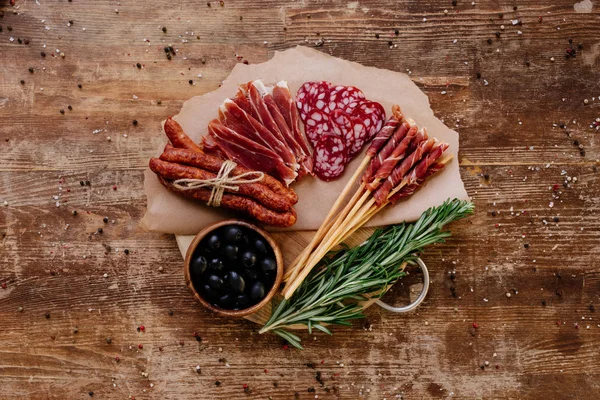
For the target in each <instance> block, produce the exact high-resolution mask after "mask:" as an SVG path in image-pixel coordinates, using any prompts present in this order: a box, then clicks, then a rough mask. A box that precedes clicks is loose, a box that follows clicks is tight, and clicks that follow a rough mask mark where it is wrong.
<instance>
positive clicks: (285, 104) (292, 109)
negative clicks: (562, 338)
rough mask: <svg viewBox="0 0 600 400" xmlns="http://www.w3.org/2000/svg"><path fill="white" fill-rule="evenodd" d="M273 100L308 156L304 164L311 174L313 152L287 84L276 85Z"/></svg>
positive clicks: (283, 82) (279, 83) (282, 82)
mask: <svg viewBox="0 0 600 400" xmlns="http://www.w3.org/2000/svg"><path fill="white" fill-rule="evenodd" d="M273 100H275V104H277V107H278V108H279V111H281V114H282V115H283V118H284V119H285V122H286V123H287V125H288V126H289V127H290V130H291V131H292V135H293V136H294V138H295V139H296V142H297V143H298V144H299V145H300V147H301V148H302V151H303V152H304V154H305V155H306V158H305V159H304V160H303V162H302V164H303V165H304V167H305V168H306V170H307V171H308V172H311V171H312V169H313V161H312V152H311V149H310V146H309V145H308V140H307V139H306V136H304V133H303V132H302V130H301V129H300V115H299V114H298V109H297V108H296V104H295V103H294V99H293V98H292V93H291V92H290V88H289V87H288V84H287V82H285V81H280V82H278V83H277V85H275V87H274V88H273Z"/></svg>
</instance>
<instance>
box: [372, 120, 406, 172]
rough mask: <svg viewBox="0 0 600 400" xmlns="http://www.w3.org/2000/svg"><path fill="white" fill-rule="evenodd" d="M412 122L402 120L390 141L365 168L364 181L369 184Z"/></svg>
mask: <svg viewBox="0 0 600 400" xmlns="http://www.w3.org/2000/svg"><path fill="white" fill-rule="evenodd" d="M410 126H411V123H410V122H409V121H406V120H405V121H402V124H400V126H399V127H398V129H396V131H395V132H394V133H393V134H392V137H391V138H390V139H389V140H388V142H387V143H386V144H385V146H383V147H382V148H381V150H379V152H378V153H377V155H376V156H375V157H373V158H372V159H371V162H370V163H369V166H368V167H367V169H366V170H365V173H364V174H363V176H362V180H363V183H365V184H369V183H370V182H371V181H372V180H373V176H374V175H375V173H376V172H377V170H378V169H379V167H381V164H382V163H383V162H384V161H385V159H386V158H388V157H389V155H390V154H392V151H393V150H394V148H396V146H397V145H398V143H400V141H402V139H404V137H405V136H406V134H407V133H408V130H409V129H410Z"/></svg>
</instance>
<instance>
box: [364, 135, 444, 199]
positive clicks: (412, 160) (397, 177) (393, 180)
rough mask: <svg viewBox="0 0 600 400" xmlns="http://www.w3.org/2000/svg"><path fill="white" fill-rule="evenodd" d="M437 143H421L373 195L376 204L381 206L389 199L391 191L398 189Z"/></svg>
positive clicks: (434, 141) (431, 141) (428, 141)
mask: <svg viewBox="0 0 600 400" xmlns="http://www.w3.org/2000/svg"><path fill="white" fill-rule="evenodd" d="M435 143H436V140H435V139H428V140H425V141H423V142H421V143H420V144H419V145H418V146H417V148H416V149H415V151H413V152H412V153H410V154H409V155H408V156H407V157H406V158H405V159H404V161H402V163H400V165H398V166H396V168H394V170H393V171H392V173H391V174H390V175H389V176H388V178H387V179H386V180H385V182H384V183H383V184H382V185H381V186H379V188H378V189H377V190H375V192H374V193H373V197H374V198H375V202H376V203H377V204H378V205H380V204H383V202H384V201H385V200H386V199H387V197H388V195H389V194H390V192H391V190H392V189H393V188H394V187H396V185H398V184H399V183H400V182H402V179H404V177H405V176H406V174H407V173H408V171H410V169H411V168H412V167H413V166H414V165H415V164H416V163H417V162H418V161H419V160H420V159H421V158H422V157H423V155H425V154H426V153H428V152H429V151H430V150H431V148H432V147H433V145H434V144H435Z"/></svg>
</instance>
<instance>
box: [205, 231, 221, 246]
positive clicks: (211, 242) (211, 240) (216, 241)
mask: <svg viewBox="0 0 600 400" xmlns="http://www.w3.org/2000/svg"><path fill="white" fill-rule="evenodd" d="M206 244H207V246H208V248H209V249H211V250H218V249H219V247H221V238H220V237H219V235H217V234H214V233H213V234H212V235H210V236H209V237H208V238H207V239H206Z"/></svg>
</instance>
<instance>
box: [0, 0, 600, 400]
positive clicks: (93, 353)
mask: <svg viewBox="0 0 600 400" xmlns="http://www.w3.org/2000/svg"><path fill="white" fill-rule="evenodd" d="M36 3H38V2H36V1H32V0H16V1H15V7H12V6H10V4H9V1H8V0H4V1H2V2H1V4H2V5H1V6H0V8H1V9H2V11H3V14H4V15H3V17H2V18H0V26H1V27H2V31H1V32H0V54H1V68H0V118H1V121H2V125H1V128H0V150H1V151H0V182H1V184H0V234H1V236H0V284H1V285H2V286H1V287H0V323H1V328H0V398H2V399H23V398H31V399H47V398H53V399H54V398H55V399H85V398H89V396H92V395H93V397H94V398H101V399H104V398H106V399H127V398H134V397H135V398H136V399H145V398H157V399H183V398H206V399H209V398H210V399H213V398H222V399H243V398H260V399H266V398H273V399H280V398H282V399H286V398H294V396H297V397H298V398H303V399H312V398H316V396H317V395H318V398H320V399H324V398H325V399H328V398H344V399H356V398H369V399H395V398H404V399H422V398H557V399H558V398H561V399H562V398H573V399H584V398H587V399H597V398H599V396H600V384H599V383H598V382H599V379H600V373H599V372H598V368H597V366H598V362H599V361H600V350H599V349H600V325H599V324H600V316H599V315H598V313H597V312H595V310H594V307H598V306H600V299H599V295H600V267H599V266H598V264H597V260H598V258H599V257H600V218H599V216H598V214H599V213H598V210H599V208H600V182H599V178H598V172H597V166H598V163H599V161H598V158H600V150H599V137H600V136H598V135H599V134H598V129H594V128H591V127H590V125H591V124H593V122H594V121H595V120H596V118H598V117H600V87H599V85H598V84H599V80H600V73H599V72H598V71H600V68H599V67H600V58H599V57H600V14H599V13H598V6H599V5H598V4H594V9H593V10H592V12H591V13H575V10H574V6H573V3H575V0H570V1H566V0H562V1H555V2H553V3H555V5H541V4H540V3H549V2H539V1H534V0H526V1H525V0H522V1H515V0H511V1H504V0H501V1H490V0H479V1H476V2H475V3H476V4H474V5H471V2H470V1H465V0H459V1H458V2H457V3H458V5H457V6H453V5H452V2H451V1H450V0H442V1H440V0H434V1H428V2H424V1H423V2H421V1H392V0H377V1H371V0H368V1H367V0H361V1H353V2H345V1H331V2H316V1H307V2H300V1H293V2H290V1H275V0H268V1H248V0H239V1H230V0H228V1H225V2H224V4H221V5H220V4H219V2H218V1H212V2H211V3H209V5H207V4H206V3H205V2H196V1H190V0H185V1H179V2H159V1H156V2H153V4H148V3H149V2H146V1H142V0H135V1H134V0H131V1H122V2H121V3H119V2H117V1H113V0H111V1H108V0H104V1H94V2H91V1H83V0H73V1H71V0H68V1H67V0H58V1H48V0H39V4H36ZM587 3H590V4H591V2H589V1H587V0H586V1H583V2H582V3H581V4H579V5H577V6H576V8H578V9H580V10H581V9H585V8H586V4H587ZM595 3H597V2H595ZM513 6H514V9H513ZM517 6H518V8H517ZM446 10H447V11H446ZM162 27H165V28H166V32H163V29H162ZM570 38H572V44H570V42H569V39H570ZM169 44H172V46H173V47H174V48H175V49H177V50H178V53H177V55H176V56H174V57H173V59H172V60H168V59H167V58H166V54H165V52H164V51H163V48H164V47H165V46H168V45H169ZM295 45H306V46H319V49H320V50H321V51H324V52H326V53H329V54H332V55H335V56H338V57H342V58H346V59H349V60H354V61H358V62H361V63H363V64H366V65H373V66H377V67H380V68H388V69H392V70H396V71H401V72H407V73H410V74H411V76H412V78H413V79H414V81H415V82H416V83H417V84H418V85H419V86H420V87H422V89H423V91H424V92H425V93H427V94H428V96H429V97H430V100H431V103H432V107H433V109H434V110H435V112H436V114H437V115H438V116H439V117H440V118H442V119H443V120H444V121H445V123H446V124H447V125H448V126H450V127H452V128H454V129H456V130H457V131H458V132H460V134H461V154H460V160H459V161H460V163H461V171H462V177H463V180H464V182H465V184H466V186H467V189H468V191H469V193H470V195H472V196H473V200H474V202H475V204H476V206H477V212H476V214H475V216H473V217H472V218H470V219H469V220H468V221H465V222H460V223H456V224H454V225H453V226H452V231H453V234H454V236H453V237H452V238H451V239H450V240H449V241H448V242H447V243H446V244H444V245H441V246H436V247H433V248H431V249H429V250H428V251H427V252H426V253H425V254H424V255H423V258H424V259H425V261H426V262H427V264H428V265H429V266H430V270H431V274H432V279H433V282H432V287H431V291H430V294H429V296H428V298H427V300H426V302H425V303H424V304H423V305H422V306H421V307H420V308H419V310H418V312H416V313H412V314H410V315H393V314H390V313H387V312H384V311H382V310H380V309H376V308H371V309H369V311H368V321H367V322H364V321H363V322H358V323H356V324H355V326H354V327H352V328H335V334H334V336H333V337H327V336H324V335H316V336H315V337H314V340H313V338H312V337H311V336H309V335H308V334H304V335H303V338H304V340H305V342H306V344H307V349H306V350H304V351H295V350H290V349H286V348H285V346H284V345H283V344H282V343H281V341H280V340H279V339H278V338H276V337H275V336H272V335H258V334H257V326H255V325H253V324H252V323H250V322H247V321H243V320H241V321H230V320H225V319H221V318H218V317H216V316H214V315H212V314H211V313H209V312H207V311H205V310H204V309H202V308H201V307H200V305H199V304H197V303H196V302H195V300H194V299H193V298H192V296H191V295H190V292H189V291H188V289H187V288H186V286H185V284H184V280H183V275H182V259H181V255H180V254H179V251H178V250H177V247H176V244H175V240H174V238H173V237H172V236H170V235H159V234H152V233H145V232H143V231H141V230H140V229H139V228H138V221H139V220H140V218H141V216H142V215H143V212H144V209H145V197H144V193H143V190H142V185H143V179H142V174H143V170H144V168H145V166H146V164H147V160H148V158H149V157H150V156H151V155H152V154H153V153H154V152H155V150H156V148H157V145H158V143H159V141H160V140H161V138H160V136H161V133H160V125H159V123H160V121H161V120H162V119H164V118H165V117H166V116H167V115H172V114H176V113H177V112H178V110H179V108H180V107H181V104H182V103H183V101H185V100H186V99H188V98H190V97H191V96H194V95H199V94H202V93H206V92H208V91H211V90H214V89H215V88H217V87H218V85H219V82H221V81H222V80H223V79H224V78H225V77H226V76H227V75H228V73H229V71H230V70H231V69H232V67H233V66H234V65H235V64H236V63H238V62H242V61H244V60H247V61H248V62H250V63H257V62H262V61H265V60H267V59H269V58H270V57H272V55H273V53H274V51H276V50H280V49H285V48H289V47H291V46H295ZM390 45H391V46H390ZM390 47H392V48H390ZM571 49H572V50H571ZM44 54H45V56H44ZM63 55H64V57H63ZM571 55H573V56H575V57H572V56H571ZM236 56H237V57H236ZM136 64H137V66H136ZM28 68H29V71H28ZM200 74H201V77H200ZM190 83H191V84H190ZM78 85H80V86H79V87H78ZM398 96H402V93H398ZM134 120H135V121H137V125H135V124H134V123H133V121H134ZM75 211H76V212H77V215H73V213H74V212H75ZM105 217H106V218H107V220H108V222H106V223H105V222H103V218H105ZM100 229H101V230H100ZM309 237H310V233H307V232H304V233H298V235H297V238H296V239H295V240H297V241H298V242H299V243H306V242H307V241H308V238H309ZM126 250H127V251H128V253H129V254H126ZM417 283H418V279H416V278H415V279H414V280H406V281H404V282H403V283H402V285H397V289H396V291H395V292H396V294H395V295H391V296H389V297H388V298H387V299H388V300H390V301H396V302H401V301H403V300H406V299H407V298H408V297H409V295H408V293H409V289H410V288H411V287H412V288H413V289H415V287H413V285H416V284H417ZM394 296H395V298H394ZM141 325H143V326H144V327H145V331H144V332H140V331H139V329H138V328H139V327H140V326H141ZM193 332H198V334H199V336H200V337H201V341H197V340H196V338H195V337H194V336H193ZM197 366H198V367H199V368H200V370H197V368H198V367H197ZM317 376H319V379H320V380H321V381H322V383H319V382H318V381H317V379H316V377H317ZM246 385H247V386H246ZM245 388H247V389H246V390H245ZM245 391H246V392H248V393H245ZM88 392H89V394H88ZM92 392H93V393H92Z"/></svg>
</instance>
